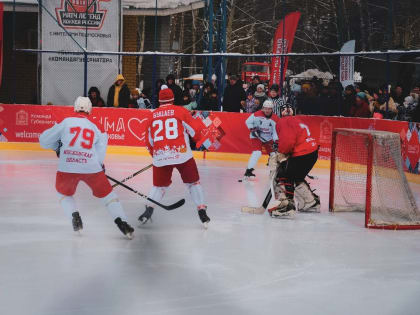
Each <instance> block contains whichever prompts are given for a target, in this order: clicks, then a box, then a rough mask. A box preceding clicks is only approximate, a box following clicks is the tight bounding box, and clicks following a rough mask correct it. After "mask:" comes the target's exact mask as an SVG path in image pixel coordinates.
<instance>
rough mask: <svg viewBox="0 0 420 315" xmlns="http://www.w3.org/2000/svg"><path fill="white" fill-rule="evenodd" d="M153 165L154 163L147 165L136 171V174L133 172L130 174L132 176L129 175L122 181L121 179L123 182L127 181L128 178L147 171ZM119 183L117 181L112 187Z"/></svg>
mask: <svg viewBox="0 0 420 315" xmlns="http://www.w3.org/2000/svg"><path fill="white" fill-rule="evenodd" d="M152 166H153V164H150V165H147V166H146V167H143V168H142V169H141V170H140V171H137V172H135V173H134V174H132V175H130V176H128V177H126V178H124V179H123V180H122V181H121V183H125V182H126V181H128V180H130V179H132V178H133V177H134V176H137V175H139V174H140V173H143V172H144V171H147V170H148V169H149V168H151V167H152ZM118 185H119V184H118V183H117V184H114V185H112V188H115V187H117V186H118Z"/></svg>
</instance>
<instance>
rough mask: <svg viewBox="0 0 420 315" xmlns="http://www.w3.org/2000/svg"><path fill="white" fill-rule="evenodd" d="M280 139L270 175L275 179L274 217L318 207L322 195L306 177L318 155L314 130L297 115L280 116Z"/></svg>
mask: <svg viewBox="0 0 420 315" xmlns="http://www.w3.org/2000/svg"><path fill="white" fill-rule="evenodd" d="M276 128H277V135H278V137H279V141H278V144H277V147H276V145H275V152H273V153H271V155H270V159H269V167H270V178H271V179H272V180H273V185H272V190H274V192H272V195H273V196H274V199H275V202H274V206H271V207H270V208H269V209H268V211H269V213H270V215H272V216H273V217H280V216H286V215H292V214H294V212H295V210H296V206H295V203H294V197H296V201H297V203H298V210H299V211H311V210H315V211H318V210H319V207H320V200H319V197H318V196H317V195H316V194H314V193H313V191H312V190H311V188H310V186H309V184H308V183H307V182H306V181H305V177H306V176H307V175H308V173H309V172H310V170H311V169H312V168H313V166H314V165H315V163H316V161H317V159H318V144H317V142H316V140H315V139H314V138H313V137H312V136H311V132H310V130H309V128H308V126H307V125H305V124H304V123H303V122H302V121H301V120H300V119H299V118H298V117H297V116H287V117H283V118H280V119H278V121H277V126H276Z"/></svg>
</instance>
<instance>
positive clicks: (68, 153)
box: [64, 150, 92, 158]
mask: <svg viewBox="0 0 420 315" xmlns="http://www.w3.org/2000/svg"><path fill="white" fill-rule="evenodd" d="M64 154H66V155H76V156H83V157H86V158H91V157H92V153H88V152H80V151H72V150H64Z"/></svg>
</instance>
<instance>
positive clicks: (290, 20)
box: [270, 12, 300, 86]
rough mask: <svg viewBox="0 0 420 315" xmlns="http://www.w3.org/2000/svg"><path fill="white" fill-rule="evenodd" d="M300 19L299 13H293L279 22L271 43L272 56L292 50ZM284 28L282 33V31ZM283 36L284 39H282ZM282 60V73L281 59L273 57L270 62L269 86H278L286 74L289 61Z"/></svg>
mask: <svg viewBox="0 0 420 315" xmlns="http://www.w3.org/2000/svg"><path fill="white" fill-rule="evenodd" d="M299 19H300V12H293V13H290V14H288V15H286V17H285V18H284V19H283V20H281V21H280V23H279V25H278V27H277V30H276V34H275V35H274V41H273V54H285V53H289V52H291V50H292V45H293V40H294V38H295V32H296V28H297V25H298V23H299ZM283 26H284V31H283ZM283 36H284V38H283ZM283 58H284V65H283V73H280V72H281V59H282V57H274V58H272V60H271V76H270V86H271V85H273V84H280V81H281V76H282V77H283V80H284V76H285V74H286V70H287V64H288V61H289V59H288V58H287V57H286V58H285V57H283Z"/></svg>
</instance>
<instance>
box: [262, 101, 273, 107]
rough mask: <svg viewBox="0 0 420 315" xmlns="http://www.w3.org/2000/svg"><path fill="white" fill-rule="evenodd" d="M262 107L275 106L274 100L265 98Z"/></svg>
mask: <svg viewBox="0 0 420 315" xmlns="http://www.w3.org/2000/svg"><path fill="white" fill-rule="evenodd" d="M262 107H265V108H271V109H272V108H274V104H273V101H271V100H265V101H264V103H263V106H262Z"/></svg>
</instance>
